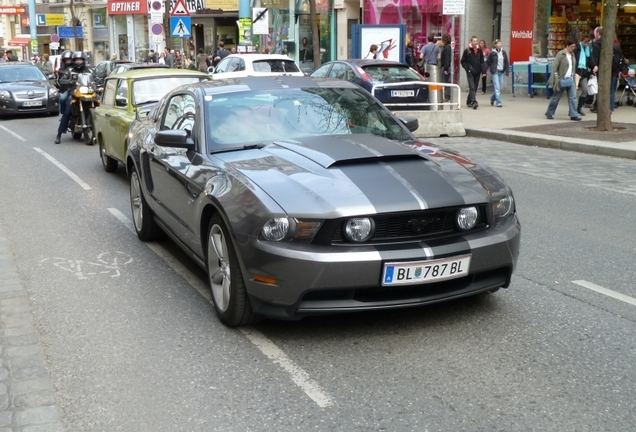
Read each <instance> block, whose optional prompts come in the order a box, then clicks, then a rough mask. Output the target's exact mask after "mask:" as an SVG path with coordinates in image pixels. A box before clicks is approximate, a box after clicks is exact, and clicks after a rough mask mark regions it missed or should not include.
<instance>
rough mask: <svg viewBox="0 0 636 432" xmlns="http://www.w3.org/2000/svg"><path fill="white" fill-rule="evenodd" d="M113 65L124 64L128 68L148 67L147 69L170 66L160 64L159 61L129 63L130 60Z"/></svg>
mask: <svg viewBox="0 0 636 432" xmlns="http://www.w3.org/2000/svg"><path fill="white" fill-rule="evenodd" d="M115 66H125V67H127V68H128V69H145V68H149V69H153V68H154V69H157V68H164V69H165V68H168V67H170V66H168V65H165V64H161V63H131V62H124V63H119V64H117V65H115Z"/></svg>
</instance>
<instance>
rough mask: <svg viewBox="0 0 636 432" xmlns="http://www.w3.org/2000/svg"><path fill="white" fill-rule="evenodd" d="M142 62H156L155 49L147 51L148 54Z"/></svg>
mask: <svg viewBox="0 0 636 432" xmlns="http://www.w3.org/2000/svg"><path fill="white" fill-rule="evenodd" d="M144 63H157V56H156V54H155V50H152V49H151V50H150V51H148V55H147V56H146V58H145V59H144Z"/></svg>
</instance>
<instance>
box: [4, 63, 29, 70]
mask: <svg viewBox="0 0 636 432" xmlns="http://www.w3.org/2000/svg"><path fill="white" fill-rule="evenodd" d="M7 66H33V67H37V66H36V65H34V64H33V63H29V62H2V63H0V67H7ZM38 69H39V68H38Z"/></svg>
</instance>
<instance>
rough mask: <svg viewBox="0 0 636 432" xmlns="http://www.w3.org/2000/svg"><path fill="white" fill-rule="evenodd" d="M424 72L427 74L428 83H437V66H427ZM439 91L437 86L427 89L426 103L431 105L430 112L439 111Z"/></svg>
mask: <svg viewBox="0 0 636 432" xmlns="http://www.w3.org/2000/svg"><path fill="white" fill-rule="evenodd" d="M424 71H425V72H427V73H428V74H429V76H428V78H426V80H427V81H428V82H431V83H438V82H439V73H438V71H439V68H438V67H437V65H432V64H427V65H426V67H425V68H424ZM439 90H440V89H439V88H438V86H429V87H428V101H429V102H430V103H431V104H432V105H431V110H432V111H437V110H438V109H439V107H438V106H437V103H438V93H439Z"/></svg>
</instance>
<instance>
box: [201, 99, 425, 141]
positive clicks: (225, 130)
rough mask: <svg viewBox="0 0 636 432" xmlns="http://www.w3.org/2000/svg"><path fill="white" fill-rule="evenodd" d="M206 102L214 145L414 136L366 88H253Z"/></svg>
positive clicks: (209, 129)
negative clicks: (331, 137)
mask: <svg viewBox="0 0 636 432" xmlns="http://www.w3.org/2000/svg"><path fill="white" fill-rule="evenodd" d="M205 101H206V106H205V110H206V114H205V115H206V120H207V127H206V129H207V131H208V138H209V139H210V140H211V141H212V142H213V143H214V144H216V146H215V147H216V148H219V146H228V147H232V146H236V145H237V144H243V143H249V142H267V141H275V140H286V139H296V138H301V137H308V136H324V135H349V134H364V133H371V134H374V135H380V136H383V137H386V138H389V139H394V140H399V141H406V140H411V139H412V136H411V135H410V134H409V133H408V131H407V130H406V128H405V127H404V126H403V125H402V124H401V123H400V122H399V120H397V119H396V118H395V117H394V116H393V115H391V113H389V112H388V111H386V110H385V109H384V107H383V106H382V105H380V104H379V103H378V102H376V101H375V99H373V98H372V97H371V96H370V95H369V94H368V93H367V92H365V91H363V90H358V89H353V88H315V87H312V88H304V89H297V88H296V89H275V90H266V91H265V90H264V91H251V92H240V93H231V94H223V95H213V96H211V95H208V96H206V97H205ZM220 148H222V147H220Z"/></svg>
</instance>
